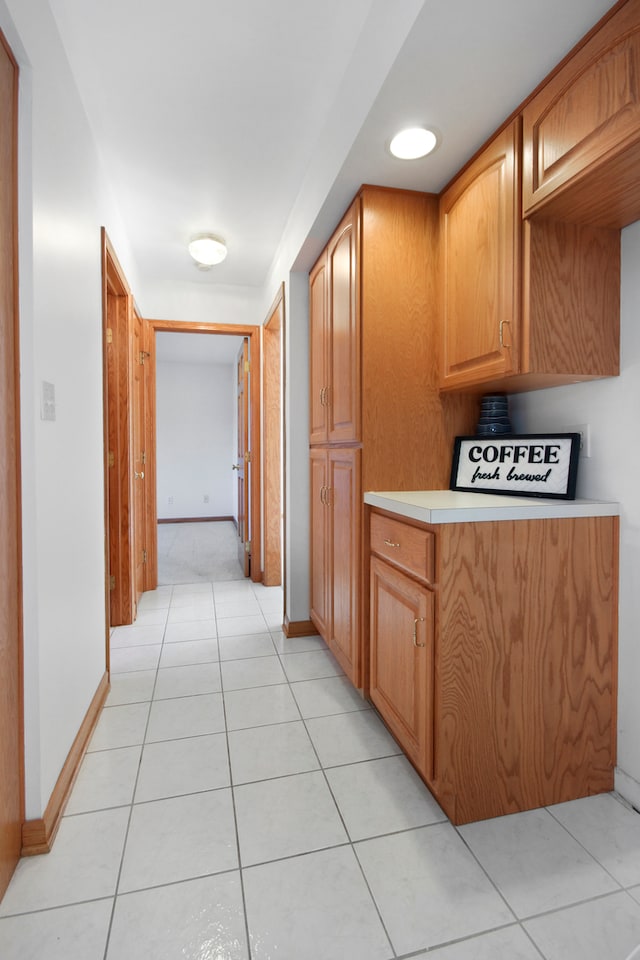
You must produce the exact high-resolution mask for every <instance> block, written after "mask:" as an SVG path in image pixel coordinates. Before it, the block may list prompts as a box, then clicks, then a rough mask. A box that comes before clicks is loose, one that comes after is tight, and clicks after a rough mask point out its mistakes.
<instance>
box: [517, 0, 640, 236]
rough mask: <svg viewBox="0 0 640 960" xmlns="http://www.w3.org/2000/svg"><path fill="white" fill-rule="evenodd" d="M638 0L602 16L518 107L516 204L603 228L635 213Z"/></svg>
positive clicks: (639, 129)
mask: <svg viewBox="0 0 640 960" xmlns="http://www.w3.org/2000/svg"><path fill="white" fill-rule="evenodd" d="M638 76H640V0H628V2H627V3H625V4H623V5H622V6H619V7H618V9H617V10H616V11H615V13H614V14H613V15H612V16H611V15H608V16H607V17H606V18H605V19H604V20H603V21H602V22H601V24H600V25H599V26H597V27H596V28H595V29H594V30H593V31H592V32H591V34H589V35H588V37H587V39H586V42H583V43H581V44H580V45H579V46H578V47H577V49H576V50H575V52H574V53H573V54H572V55H570V56H569V57H568V58H567V60H566V61H565V63H564V64H563V66H562V67H561V68H560V69H559V70H558V71H557V72H555V73H554V74H552V76H551V78H550V79H549V80H548V81H547V82H546V83H545V84H544V85H543V87H542V88H541V89H540V91H539V92H538V93H537V94H536V96H535V97H533V98H532V99H531V100H530V101H529V102H528V103H527V104H526V105H525V106H524V109H523V124H524V128H523V129H524V154H523V210H524V215H525V216H526V217H529V216H533V215H539V216H543V217H546V218H549V217H552V218H554V219H560V220H570V221H574V222H579V223H590V224H598V225H601V226H607V227H617V228H620V227H623V226H626V225H627V224H629V223H632V222H633V221H635V220H637V219H638V218H639V217H640V178H639V177H638V167H639V165H640V90H639V89H638V84H637V78H638Z"/></svg>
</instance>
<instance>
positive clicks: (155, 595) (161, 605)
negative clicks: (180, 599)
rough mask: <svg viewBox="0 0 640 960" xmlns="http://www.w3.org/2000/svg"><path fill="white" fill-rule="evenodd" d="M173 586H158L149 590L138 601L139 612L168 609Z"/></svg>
mask: <svg viewBox="0 0 640 960" xmlns="http://www.w3.org/2000/svg"><path fill="white" fill-rule="evenodd" d="M172 593H173V587H158V589H157V590H147V591H146V592H145V593H143V594H142V596H141V597H140V600H139V601H138V613H140V612H142V613H146V612H147V611H148V610H168V609H169V604H170V603H171V594H172Z"/></svg>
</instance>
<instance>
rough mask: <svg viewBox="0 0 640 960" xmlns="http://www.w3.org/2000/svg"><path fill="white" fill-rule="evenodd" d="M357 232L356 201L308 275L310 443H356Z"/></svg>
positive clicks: (357, 373)
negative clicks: (309, 311) (309, 314)
mask: <svg viewBox="0 0 640 960" xmlns="http://www.w3.org/2000/svg"><path fill="white" fill-rule="evenodd" d="M359 229H360V198H359V197H358V198H357V199H356V200H355V201H354V203H353V204H352V205H351V207H349V210H348V211H347V213H346V214H345V216H344V217H343V219H342V221H341V222H340V224H339V226H338V228H337V230H336V231H335V233H334V234H333V236H332V238H331V240H330V241H329V244H328V246H327V248H326V250H325V252H324V253H323V255H322V257H321V258H320V260H318V262H317V263H316V265H315V267H314V268H313V270H312V271H311V275H310V291H309V296H310V309H311V330H310V336H311V351H310V352H311V371H310V377H311V384H310V389H311V396H310V409H311V423H310V438H309V442H310V443H312V444H314V443H340V442H345V443H353V442H357V441H358V440H360V313H359V303H358V296H359V286H358V272H357V267H358V249H359Z"/></svg>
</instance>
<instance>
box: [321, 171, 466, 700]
mask: <svg viewBox="0 0 640 960" xmlns="http://www.w3.org/2000/svg"><path fill="white" fill-rule="evenodd" d="M437 243H438V200H437V197H434V196H432V195H429V194H423V193H414V192H410V191H403V190H391V189H387V188H384V187H370V186H365V187H362V189H361V190H360V191H359V193H358V195H357V196H356V198H355V200H354V201H353V203H352V205H351V206H350V207H349V210H348V211H347V213H346V214H345V216H344V217H343V219H342V220H341V222H340V224H339V225H338V227H337V229H336V231H335V232H334V234H333V236H332V237H331V239H330V241H329V243H328V244H327V246H326V248H325V250H324V251H323V253H322V255H321V256H320V258H319V259H318V261H317V263H316V264H315V266H314V267H313V269H312V270H311V273H310V277H309V302H310V435H309V444H310V460H311V556H310V565H311V619H312V620H313V622H314V624H315V626H316V628H317V629H318V631H319V633H320V634H321V635H322V637H323V638H324V640H325V641H326V643H327V645H328V646H329V648H330V649H331V650H332V652H333V653H334V654H335V656H336V658H337V660H338V662H339V663H340V665H341V667H342V669H343V670H344V671H345V673H346V674H347V676H348V677H349V678H350V679H351V681H352V682H353V683H354V684H355V685H356V686H358V687H361V686H363V683H364V680H365V667H366V664H365V662H364V645H363V635H365V632H366V631H368V587H367V586H366V585H368V550H365V536H366V534H367V531H366V530H365V529H364V523H365V520H364V507H363V492H364V491H366V490H414V489H432V490H437V489H446V488H447V487H448V486H449V471H450V466H451V456H452V451H453V439H454V437H455V436H457V435H461V434H468V433H470V432H472V430H473V427H474V425H475V422H476V419H477V411H478V401H477V399H475V398H474V397H472V396H468V395H465V394H446V395H443V396H442V397H441V396H440V394H439V390H438V383H439V370H438V358H439V351H440V342H439V329H438V315H437V308H438V298H437V291H438V286H437V267H438V249H437Z"/></svg>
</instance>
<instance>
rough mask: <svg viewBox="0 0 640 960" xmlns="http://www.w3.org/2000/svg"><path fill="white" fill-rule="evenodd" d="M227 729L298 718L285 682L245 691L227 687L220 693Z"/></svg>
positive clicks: (244, 727) (240, 728) (259, 725)
mask: <svg viewBox="0 0 640 960" xmlns="http://www.w3.org/2000/svg"><path fill="white" fill-rule="evenodd" d="M224 705H225V712H226V715H227V730H244V729H246V728H247V727H262V726H265V725H266V724H271V723H286V722H287V721H289V720H299V719H300V711H299V710H298V707H297V706H296V702H295V700H294V698H293V694H292V693H291V690H290V689H289V684H287V683H283V684H274V685H273V686H269V687H251V688H250V689H248V690H227V691H226V692H225V695H224Z"/></svg>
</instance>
